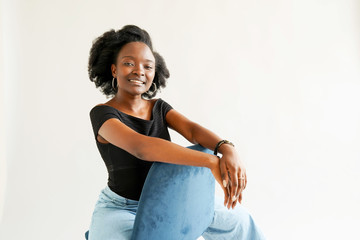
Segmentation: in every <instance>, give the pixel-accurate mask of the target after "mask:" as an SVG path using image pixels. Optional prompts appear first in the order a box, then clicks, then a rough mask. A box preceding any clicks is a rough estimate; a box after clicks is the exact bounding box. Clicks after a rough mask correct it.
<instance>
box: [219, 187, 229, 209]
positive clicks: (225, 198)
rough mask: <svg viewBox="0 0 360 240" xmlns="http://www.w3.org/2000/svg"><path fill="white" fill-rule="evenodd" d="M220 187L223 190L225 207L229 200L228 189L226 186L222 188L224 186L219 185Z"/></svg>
mask: <svg viewBox="0 0 360 240" xmlns="http://www.w3.org/2000/svg"><path fill="white" fill-rule="evenodd" d="M221 188H222V190H223V191H224V206H225V207H226V205H227V203H228V201H229V191H228V188H224V186H221Z"/></svg>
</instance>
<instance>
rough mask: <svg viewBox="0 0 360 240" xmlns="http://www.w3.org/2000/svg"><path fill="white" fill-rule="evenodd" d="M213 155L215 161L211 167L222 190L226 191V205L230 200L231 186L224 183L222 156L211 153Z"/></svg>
mask: <svg viewBox="0 0 360 240" xmlns="http://www.w3.org/2000/svg"><path fill="white" fill-rule="evenodd" d="M211 156H212V158H214V161H213V162H214V163H213V164H212V166H211V167H210V170H211V172H212V174H213V175H214V178H215V180H216V181H217V182H218V183H219V184H220V186H221V188H222V190H223V191H224V205H225V206H226V205H227V203H228V201H229V200H230V192H229V187H224V185H223V179H222V177H221V170H220V158H219V157H217V156H215V155H211Z"/></svg>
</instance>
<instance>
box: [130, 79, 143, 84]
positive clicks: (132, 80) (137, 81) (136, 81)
mask: <svg viewBox="0 0 360 240" xmlns="http://www.w3.org/2000/svg"><path fill="white" fill-rule="evenodd" d="M130 82H135V83H141V84H143V82H142V81H139V80H135V79H130Z"/></svg>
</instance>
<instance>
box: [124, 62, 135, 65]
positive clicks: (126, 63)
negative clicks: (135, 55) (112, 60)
mask: <svg viewBox="0 0 360 240" xmlns="http://www.w3.org/2000/svg"><path fill="white" fill-rule="evenodd" d="M123 64H124V65H125V66H134V64H133V63H131V62H124V63H123Z"/></svg>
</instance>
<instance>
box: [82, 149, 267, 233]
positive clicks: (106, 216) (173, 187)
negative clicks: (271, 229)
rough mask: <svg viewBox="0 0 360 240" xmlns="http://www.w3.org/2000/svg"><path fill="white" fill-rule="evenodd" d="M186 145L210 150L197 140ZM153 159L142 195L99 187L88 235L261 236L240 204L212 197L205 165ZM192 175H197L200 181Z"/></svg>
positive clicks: (211, 186)
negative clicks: (231, 206) (135, 197)
mask: <svg viewBox="0 0 360 240" xmlns="http://www.w3.org/2000/svg"><path fill="white" fill-rule="evenodd" d="M189 148H192V149H195V150H199V151H204V152H208V153H211V152H210V150H208V149H205V148H203V147H202V146H200V145H194V146H191V147H189ZM156 164H157V165H159V167H158V169H156V167H155V168H154V170H153V171H152V170H150V172H149V175H148V178H147V180H146V182H145V185H144V188H143V192H142V195H141V198H140V201H134V200H130V199H126V198H124V197H121V196H119V195H118V194H116V193H114V192H113V191H111V189H110V188H109V187H108V186H106V187H105V188H104V189H103V190H102V191H101V193H100V196H99V199H98V201H97V203H96V205H95V209H94V212H93V216H92V220H91V224H90V229H89V240H104V239H107V240H108V239H109V240H110V239H114V240H115V239H117V240H122V239H123V240H130V239H132V240H133V239H136V240H138V239H150V240H151V239H156V240H162V239H172V240H177V239H179V240H180V239H186V240H191V239H194V240H195V239H196V238H197V237H200V236H201V235H202V236H203V237H204V239H206V240H220V239H224V240H229V239H244V240H262V239H265V237H264V236H263V234H262V233H261V231H260V230H259V228H258V227H257V226H256V224H255V223H254V220H253V219H252V217H251V215H250V214H249V213H248V212H247V211H246V210H245V209H244V208H243V207H242V206H241V205H239V204H238V205H237V207H236V208H235V209H234V210H228V209H227V208H225V207H224V205H223V203H222V202H223V200H222V199H221V198H215V202H214V178H213V176H212V174H211V171H210V170H209V169H207V168H199V167H192V166H183V165H173V164H165V163H156ZM170 165H171V166H170ZM164 169H165V171H164ZM192 181H195V182H199V181H200V183H199V184H200V187H196V186H195V185H196V184H191V183H192ZM201 181H202V182H201ZM157 185H159V187H157ZM192 185H194V186H195V188H194V186H192ZM201 186H202V187H201ZM194 201H195V202H196V203H194ZM194 206H198V207H195V208H194ZM199 206H200V207H199ZM136 214H138V216H136ZM135 218H136V220H135ZM134 222H135V224H134ZM133 233H134V234H133Z"/></svg>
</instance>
